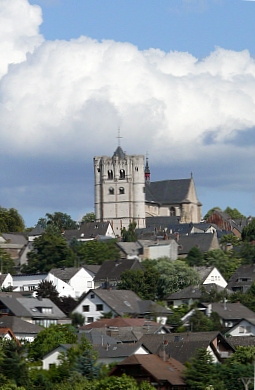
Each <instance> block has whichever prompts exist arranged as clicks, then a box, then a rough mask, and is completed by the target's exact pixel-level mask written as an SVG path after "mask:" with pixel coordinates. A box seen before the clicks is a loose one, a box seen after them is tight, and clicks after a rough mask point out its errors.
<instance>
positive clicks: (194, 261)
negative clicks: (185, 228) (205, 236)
mask: <svg viewBox="0 0 255 390" xmlns="http://www.w3.org/2000/svg"><path fill="white" fill-rule="evenodd" d="M185 261H186V263H187V264H188V265H189V266H190V267H193V266H196V267H199V266H201V265H203V264H204V256H203V253H202V252H201V250H200V249H199V248H197V247H196V246H194V247H193V248H191V250H190V251H189V253H188V255H187V257H186V259H185Z"/></svg>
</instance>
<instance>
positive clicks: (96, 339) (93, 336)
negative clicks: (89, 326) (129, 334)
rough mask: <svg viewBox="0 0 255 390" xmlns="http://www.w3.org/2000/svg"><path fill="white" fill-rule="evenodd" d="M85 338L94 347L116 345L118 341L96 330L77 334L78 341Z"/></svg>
mask: <svg viewBox="0 0 255 390" xmlns="http://www.w3.org/2000/svg"><path fill="white" fill-rule="evenodd" d="M83 335H84V336H85V337H86V339H87V340H88V341H89V342H90V344H92V345H93V346H95V345H101V346H103V345H107V344H117V343H118V340H117V339H115V338H113V337H110V336H108V335H107V334H102V333H100V332H98V331H96V330H88V331H86V332H81V333H79V339H80V338H81V337H82V336H83Z"/></svg>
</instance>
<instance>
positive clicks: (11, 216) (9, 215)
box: [0, 207, 25, 233]
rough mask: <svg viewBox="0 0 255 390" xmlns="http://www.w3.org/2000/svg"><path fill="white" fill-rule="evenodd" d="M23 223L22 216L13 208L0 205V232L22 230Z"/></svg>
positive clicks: (23, 227) (23, 228)
mask: <svg viewBox="0 0 255 390" xmlns="http://www.w3.org/2000/svg"><path fill="white" fill-rule="evenodd" d="M24 230H25V223H24V220H23V218H22V216H21V215H20V214H19V213H18V211H17V210H16V209H14V208H10V209H6V208H4V207H0V232H5V233H6V232H14V233H15V232H23V231H24Z"/></svg>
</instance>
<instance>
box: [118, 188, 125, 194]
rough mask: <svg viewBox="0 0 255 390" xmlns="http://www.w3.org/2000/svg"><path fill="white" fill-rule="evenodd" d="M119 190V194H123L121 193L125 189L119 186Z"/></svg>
mask: <svg viewBox="0 0 255 390" xmlns="http://www.w3.org/2000/svg"><path fill="white" fill-rule="evenodd" d="M119 192H120V195H123V194H125V190H124V188H123V187H120V188H119Z"/></svg>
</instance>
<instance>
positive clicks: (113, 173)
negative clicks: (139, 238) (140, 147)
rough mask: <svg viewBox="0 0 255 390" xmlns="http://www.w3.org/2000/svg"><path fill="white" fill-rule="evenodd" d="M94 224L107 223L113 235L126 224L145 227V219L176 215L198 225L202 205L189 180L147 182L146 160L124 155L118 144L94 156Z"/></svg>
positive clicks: (148, 173) (148, 170)
mask: <svg viewBox="0 0 255 390" xmlns="http://www.w3.org/2000/svg"><path fill="white" fill-rule="evenodd" d="M94 183H95V214H96V221H100V222H103V221H110V222H111V224H112V227H113V229H114V231H115V234H117V235H120V234H121V229H123V228H124V227H125V228H126V229H127V228H128V225H129V224H130V222H136V224H137V228H145V227H146V217H158V216H176V217H179V222H180V223H182V222H186V223H189V222H193V223H198V222H200V220H201V216H202V210H201V208H202V204H201V203H200V202H199V200H198V198H197V195H196V188H195V184H194V180H193V177H192V175H191V177H190V178H188V179H179V180H161V181H155V182H153V181H151V178H150V168H149V164H148V159H147V158H146V164H145V158H144V156H143V155H127V154H126V153H125V152H124V151H123V149H122V148H121V147H120V145H119V146H118V147H117V149H116V150H115V152H114V153H113V155H112V156H111V157H110V156H96V157H94Z"/></svg>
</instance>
